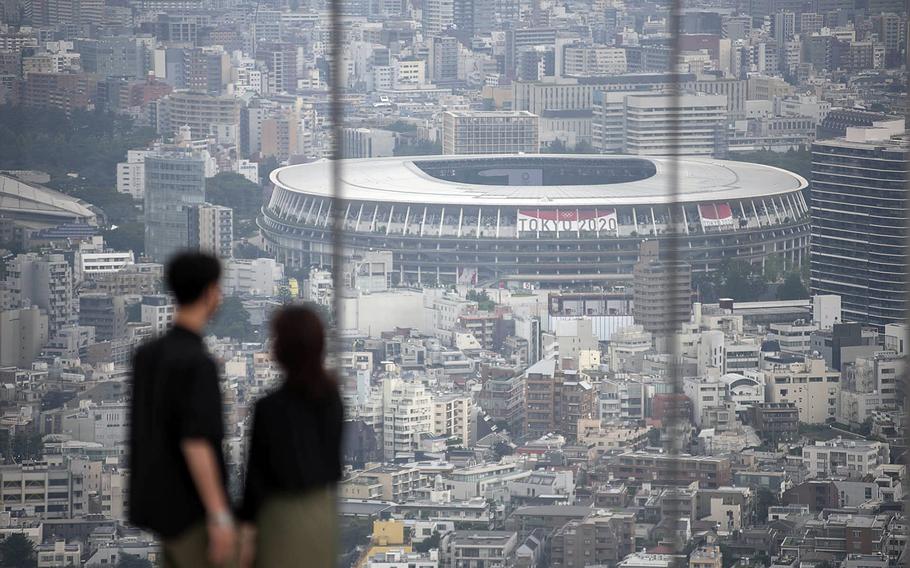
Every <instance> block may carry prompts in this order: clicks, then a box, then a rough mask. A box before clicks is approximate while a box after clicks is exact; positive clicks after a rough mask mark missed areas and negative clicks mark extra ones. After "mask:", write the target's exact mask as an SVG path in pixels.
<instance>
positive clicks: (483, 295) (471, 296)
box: [465, 290, 496, 311]
mask: <svg viewBox="0 0 910 568" xmlns="http://www.w3.org/2000/svg"><path fill="white" fill-rule="evenodd" d="M465 297H466V298H467V299H468V300H469V301H471V302H477V308H478V309H480V310H483V311H490V310H492V309H493V308H494V307H496V302H494V301H493V300H491V299H490V295H489V294H488V293H487V291H486V290H480V291H477V290H468V293H467V294H466V295H465Z"/></svg>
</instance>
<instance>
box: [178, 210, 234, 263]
mask: <svg viewBox="0 0 910 568" xmlns="http://www.w3.org/2000/svg"><path fill="white" fill-rule="evenodd" d="M186 213H187V231H188V238H187V243H186V244H187V246H188V247H189V248H191V249H198V250H202V251H206V252H209V253H212V254H214V255H216V256H218V257H220V258H231V256H233V254H232V251H233V244H234V210H233V209H231V208H230V207H225V206H223V205H212V204H211V203H203V204H201V205H194V206H192V207H189V208H188V209H187V211H186Z"/></svg>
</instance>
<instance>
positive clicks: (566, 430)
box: [524, 359, 597, 438]
mask: <svg viewBox="0 0 910 568" xmlns="http://www.w3.org/2000/svg"><path fill="white" fill-rule="evenodd" d="M524 376H525V385H526V387H525V389H526V390H525V392H526V405H527V406H526V409H527V410H526V414H525V433H526V434H528V435H529V436H531V437H540V436H544V435H546V434H548V433H551V432H559V433H561V434H563V435H566V436H568V437H570V438H571V437H574V435H575V432H576V429H577V424H578V421H579V420H580V419H583V418H593V417H594V416H595V413H596V409H597V405H596V400H597V391H595V390H594V387H593V386H592V385H591V384H590V383H589V382H588V381H587V380H585V379H584V378H582V375H580V374H579V373H577V372H575V371H564V370H561V369H557V365H556V360H555V359H543V360H541V361H539V362H537V363H535V364H534V365H532V366H530V367H528V369H527V370H526V371H525V373H524Z"/></svg>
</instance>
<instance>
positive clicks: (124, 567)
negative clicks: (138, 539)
mask: <svg viewBox="0 0 910 568" xmlns="http://www.w3.org/2000/svg"><path fill="white" fill-rule="evenodd" d="M117 568H154V565H153V564H152V563H151V562H149V561H148V559H146V558H140V557H139V556H137V555H135V554H126V553H124V554H121V555H120V560H119V561H118V562H117Z"/></svg>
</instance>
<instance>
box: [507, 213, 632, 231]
mask: <svg viewBox="0 0 910 568" xmlns="http://www.w3.org/2000/svg"><path fill="white" fill-rule="evenodd" d="M517 224H518V232H519V233H528V232H531V233H559V232H563V231H565V232H573V231H574V232H578V231H595V232H612V233H615V232H616V210H615V209H519V210H518V220H517Z"/></svg>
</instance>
